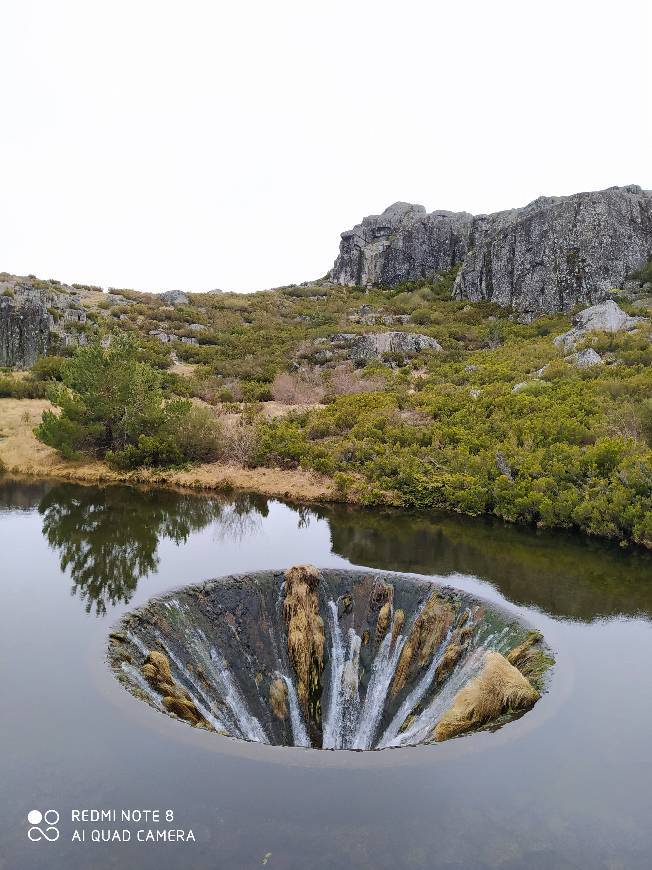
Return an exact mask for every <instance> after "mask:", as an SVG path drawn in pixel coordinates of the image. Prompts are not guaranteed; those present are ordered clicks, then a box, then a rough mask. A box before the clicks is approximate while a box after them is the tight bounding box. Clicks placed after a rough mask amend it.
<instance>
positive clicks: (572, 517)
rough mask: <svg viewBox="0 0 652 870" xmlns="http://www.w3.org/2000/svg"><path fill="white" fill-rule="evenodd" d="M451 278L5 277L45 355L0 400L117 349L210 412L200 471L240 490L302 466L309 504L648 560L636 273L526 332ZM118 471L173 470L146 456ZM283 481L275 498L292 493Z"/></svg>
mask: <svg viewBox="0 0 652 870" xmlns="http://www.w3.org/2000/svg"><path fill="white" fill-rule="evenodd" d="M456 274H457V269H451V270H448V271H447V272H445V273H442V274H440V275H438V276H436V277H435V278H434V279H433V280H428V281H416V282H406V283H403V284H400V285H397V286H396V287H393V288H386V289H383V288H361V287H346V286H341V285H337V284H334V283H332V282H330V281H323V282H317V283H312V284H306V285H301V286H293V287H286V288H280V289H277V290H274V291H267V292H261V293H255V294H251V295H239V294H232V293H206V294H184V293H172V294H167V295H156V294H145V293H136V292H133V291H129V290H113V291H111V292H109V293H105V292H102V291H100V290H99V289H98V288H93V287H84V286H75V285H70V286H69V285H62V284H58V283H56V282H52V281H39V280H38V279H35V278H16V277H12V276H9V275H4V276H2V281H3V285H2V286H3V287H4V293H5V294H7V295H5V296H4V297H0V299H2V298H4V299H7V300H10V301H12V302H13V303H15V301H16V299H20V297H21V294H22V295H23V296H24V298H26V299H28V300H30V303H31V302H34V304H38V303H37V301H34V300H38V299H42V298H45V299H46V301H47V303H48V304H47V315H48V317H49V318H51V327H52V331H51V333H50V346H49V355H48V356H46V357H42V358H41V359H39V360H38V361H37V362H36V364H35V366H34V369H33V372H32V373H31V374H28V375H21V376H19V375H18V374H17V373H16V372H13V373H10V372H9V371H8V370H7V372H6V373H5V375H4V376H2V377H1V378H0V394H1V395H3V396H5V397H8V399H9V400H13V401H14V402H16V400H22V399H25V400H27V401H28V402H29V401H30V399H31V400H38V399H43V398H45V397H46V396H48V395H51V390H52V385H53V384H56V382H57V379H59V378H61V377H62V376H63V373H64V372H65V371H66V367H67V365H68V364H67V362H66V360H69V359H71V358H73V356H74V354H75V353H79V352H80V351H79V350H77V348H79V347H80V346H81V348H82V349H85V348H89V347H92V346H93V343H94V342H101V344H102V345H103V346H104V347H109V348H110V347H111V346H112V342H113V341H115V340H117V339H118V338H119V337H120V336H125V335H126V336H131V337H132V339H133V340H134V341H135V343H136V346H137V348H138V351H137V352H138V358H139V359H140V361H141V363H144V364H145V365H146V367H152V368H153V369H154V370H155V371H156V372H158V373H159V375H158V376H157V381H160V384H161V388H162V390H163V394H164V395H165V396H166V397H167V399H166V401H168V402H169V401H170V400H171V399H172V398H174V397H185V398H190V399H192V401H193V403H194V405H195V406H196V407H201V408H203V409H208V412H209V416H210V418H211V419H213V420H214V421H215V423H216V425H217V426H218V427H219V437H218V438H217V441H215V443H213V446H212V447H211V451H212V452H211V454H210V459H211V462H212V463H217V464H218V465H220V467H222V466H225V465H226V466H228V467H229V468H231V469H232V470H233V469H234V468H243V469H247V470H248V472H247V482H246V484H245V485H246V486H247V487H248V488H256V483H255V479H256V473H259V474H260V472H256V469H263V468H269V469H277V470H279V471H280V472H291V473H295V472H297V471H302V470H303V471H302V473H303V472H305V473H307V474H308V475H310V474H311V473H314V474H315V475H317V477H315V478H314V480H315V481H317V484H316V486H315V488H314V490H311V493H312V494H311V495H310V494H309V495H307V496H306V497H308V498H310V497H314V498H316V499H319V498H327V497H331V498H332V497H335V498H339V499H341V500H343V501H352V502H358V503H364V504H380V503H383V504H392V505H397V506H403V507H410V508H418V509H447V510H453V511H459V512H463V513H470V514H480V513H485V512H487V513H493V514H495V515H497V516H500V517H503V518H505V519H507V520H510V521H516V522H524V523H530V524H538V525H543V526H553V527H554V526H561V527H571V528H578V529H581V530H583V531H585V532H587V533H589V534H596V535H601V536H606V537H611V538H614V539H617V540H622V541H635V542H638V543H642V544H644V545H646V546H651V545H652V454H651V452H650V445H651V442H652V344H651V326H650V320H649V319H648V318H649V317H650V315H651V314H652V307H651V306H652V299H650V284H649V273H648V272H645V271H643V272H641V273H639V274H638V275H637V276H636V277H634V278H632V279H630V281H629V284H628V290H627V293H626V294H623V293H622V292H621V293H618V292H614V293H612V294H611V296H612V297H613V300H614V301H611V302H607V303H606V304H603V305H598V306H595V307H593V308H589V309H588V310H586V309H581V310H580V313H579V314H578V315H577V316H576V317H575V326H574V327H573V328H572V329H571V326H572V320H571V317H570V316H568V315H564V314H552V315H547V316H541V317H538V318H536V319H534V320H533V321H532V322H529V323H523V322H520V321H521V320H522V317H521V316H520V314H519V313H518V312H514V311H512V310H511V309H509V308H505V307H500V306H498V305H495V304H492V303H488V302H475V303H473V302H467V301H463V300H459V299H454V298H452V296H451V289H452V286H453V284H454V282H455V279H456ZM0 292H2V288H0ZM9 294H11V295H9ZM556 338H557V339H558V340H557V341H555V339H556ZM14 407H15V405H14ZM13 413H14V415H15V412H13ZM27 416H28V418H29V415H27ZM33 424H34V421H33V420H31V418H29V425H30V426H31V425H33ZM25 425H27V424H25ZM5 429H7V412H6V410H3V408H2V406H1V404H0V430H5ZM4 434H5V435H6V434H7V433H6V432H5V433H4ZM138 437H139V436H135V438H136V441H135V442H134V443H136V442H137V441H138ZM10 441H11V439H10V438H6V437H5V439H4V441H3V440H0V459H2V458H4V462H5V464H6V465H8V466H9V467H14V468H15V470H17V471H21V470H31V471H32V473H39V471H38V468H39V465H38V463H35V462H32V463H31V464H30V461H29V457H25V456H23V457H22V459H21V461H20V462H17V461H13V459H12V455H13V454H12V453H11V451H10V450H9V449H8V442H10ZM13 443H14V444H15V443H16V439H14V441H13ZM34 444H38V442H36V441H34ZM40 449H44V448H43V446H42V445H41V448H40ZM47 449H48V450H51V448H47ZM89 449H90V448H86V450H87V458H88V457H90V458H92V460H93V461H98V460H101V459H102V455H103V452H102V450H100V451H99V453H98V452H97V451H98V449H99V448H93V449H92V450H90V453H88V450H89ZM130 449H131V448H130ZM82 452H83V450H82ZM196 455H197V456H199V454H196ZM138 457H140V458H138ZM77 461H78V462H79V459H78V460H77ZM60 462H61V463H62V464H63V466H66V460H60ZM130 462H132V465H133V466H135V465H137V464H138V463H142V465H144V466H147V467H149V466H152V465H156V464H160V465H165V464H174V462H171V461H170V460H169V459H168V460H165V458H164V456H163V455H162V454H161V453H160V451H159V452H157V453H156V454H155V455H154V454H152V453H151V451H150V453H148V454H147V456H145V454H138V456H136V454H133V455H132V457H131V459H130ZM198 462H199V465H198V464H197V463H198ZM123 463H124V460H123ZM50 464H52V463H50ZM182 464H183V463H182ZM185 464H186V466H187V467H188V470H187V471H181V472H175V474H176V475H177V477H178V476H179V475H181V478H180V482H181V483H182V484H190V483H192V481H193V480H195V479H196V480H197V481H201V480H202V473H201V469H202V468H205V467H206V463H205V462H204V464H202V461H201V460H200V459H197V460H193V461H191V462H190V464H189V466H188V463H185ZM209 464H210V463H209ZM193 465H194V466H195V467H194V469H193V468H192V467H191V466H193ZM66 467H68V468H69V469H73V466H71V465H70V464H69V465H68V466H66ZM104 467H105V468H106V466H104ZM216 467H217V466H215V465H214V468H216ZM57 473H59V474H65V472H64V471H62V468H61V467H60V468H59V470H58V472H57ZM115 473H116V472H115V470H114V471H113V472H111V473H110V474H109V475H108V476H109V477H110V476H111V475H112V474H113V475H115ZM121 474H122V472H121ZM147 474H150V472H147V473H146V476H147ZM166 475H167V477H170V473H169V472H166ZM70 476H75V472H74V470H70ZM225 477H226V478H228V480H229V481H230V482H231V483H233V484H234V485H239V481H238V479H237V476H236V477H235V479H233V475H231V476H229V475H225V474H223V473H221V472H220V473H217V472H216V473H215V474H214V475H213V477H211V476H210V475H209V476H208V477H205V478H204V485H212V483H211V481H212V482H213V483H214V485H219V483H220V481H222V482H224V479H225ZM288 481H289V482H287V485H286V481H283V482H282V483H280V484H278V485H277V486H276V489H275V490H274V491H275V492H277V493H279V494H282V493H284V492H289V493H290V494H292V492H293V486H292V483H291V475H290V478H288ZM198 485H201V484H198Z"/></svg>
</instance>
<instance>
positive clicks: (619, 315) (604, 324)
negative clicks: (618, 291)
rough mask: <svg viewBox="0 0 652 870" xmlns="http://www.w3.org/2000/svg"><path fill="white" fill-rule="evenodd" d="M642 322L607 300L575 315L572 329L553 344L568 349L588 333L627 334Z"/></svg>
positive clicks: (558, 337)
mask: <svg viewBox="0 0 652 870" xmlns="http://www.w3.org/2000/svg"><path fill="white" fill-rule="evenodd" d="M642 322H643V321H642V319H641V318H640V317H631V316H630V315H629V314H627V313H626V312H624V311H623V310H622V308H620V307H619V306H618V305H616V303H615V302H614V301H613V300H611V299H609V300H607V301H606V302H602V303H600V305H592V306H591V307H590V308H585V309H584V310H583V311H580V312H579V314H576V315H575V317H574V318H573V328H572V329H569V330H568V332H564V333H563V335H558V336H557V338H555V344H556V345H557V347H563V348H566V349H569V348H572V347H574V346H575V343H576V342H577V341H579V340H580V339H582V338H584V337H585V336H586V335H588V333H590V332H629V331H630V330H632V329H636V327H637V326H639V324H641V323H642ZM578 364H579V363H578Z"/></svg>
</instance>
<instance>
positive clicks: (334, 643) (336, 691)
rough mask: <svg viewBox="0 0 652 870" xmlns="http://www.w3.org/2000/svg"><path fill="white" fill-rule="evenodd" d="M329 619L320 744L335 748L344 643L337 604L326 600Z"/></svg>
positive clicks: (339, 737) (338, 733) (338, 739)
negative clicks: (327, 683)
mask: <svg viewBox="0 0 652 870" xmlns="http://www.w3.org/2000/svg"><path fill="white" fill-rule="evenodd" d="M328 612H329V616H330V620H331V680H330V691H329V697H328V710H327V712H326V718H325V720H324V732H323V740H322V745H323V747H324V749H337V748H338V747H339V746H340V745H341V740H342V674H343V673H344V644H343V643H342V632H341V630H340V623H339V620H338V618H337V605H336V604H335V602H334V601H332V600H331V601H329V602H328Z"/></svg>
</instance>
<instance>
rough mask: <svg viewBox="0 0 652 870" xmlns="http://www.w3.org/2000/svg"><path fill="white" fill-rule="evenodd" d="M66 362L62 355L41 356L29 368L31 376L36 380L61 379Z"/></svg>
mask: <svg viewBox="0 0 652 870" xmlns="http://www.w3.org/2000/svg"><path fill="white" fill-rule="evenodd" d="M67 362H68V360H67V359H66V358H65V357H63V356H42V357H40V358H39V359H37V360H36V362H35V363H34V365H33V366H32V368H31V372H32V377H33V378H35V379H36V380H37V381H62V380H63V372H64V367H65V365H66V363H67Z"/></svg>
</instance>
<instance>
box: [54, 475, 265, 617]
mask: <svg viewBox="0 0 652 870" xmlns="http://www.w3.org/2000/svg"><path fill="white" fill-rule="evenodd" d="M263 502H264V500H263ZM266 511H267V505H266V502H265V503H264V504H263V503H261V500H260V499H252V498H250V497H248V496H240V497H238V498H237V499H235V500H231V501H230V502H229V503H228V504H227V503H226V502H225V501H224V500H223V499H219V498H214V497H206V496H194V495H188V494H179V493H176V492H166V491H160V490H157V491H142V490H135V489H130V488H128V487H120V486H108V487H106V488H105V489H96V488H95V487H85V486H77V485H71V484H62V485H59V486H55V487H53V488H52V489H50V490H49V491H48V492H47V493H46V494H45V495H44V496H43V498H42V499H41V501H40V503H39V513H40V514H41V515H42V516H43V533H44V535H45V537H46V538H47V541H48V543H49V544H50V546H51V547H53V548H54V549H56V550H58V551H59V554H60V566H61V570H62V571H66V570H70V574H71V576H72V580H73V587H72V592H73V594H76V595H79V597H80V598H81V599H82V600H83V601H84V602H85V604H86V612H87V613H90V612H91V611H92V610H93V608H94V609H95V613H96V614H97V615H102V614H104V613H106V610H107V607H108V606H114V605H116V604H126V603H127V602H128V601H129V600H130V599H131V597H132V595H133V593H134V591H135V589H136V586H137V584H138V581H139V579H140V578H141V577H146V576H147V575H148V574H149V573H151V572H152V571H155V570H156V568H157V567H158V562H159V559H158V552H157V551H158V542H159V540H161V539H162V538H169V539H171V540H172V541H174V542H175V543H177V544H179V543H184V542H185V541H187V539H188V537H189V535H190V534H191V533H193V532H197V531H199V530H201V529H203V528H204V527H205V526H207V525H208V524H209V523H211V522H215V521H220V528H219V534H220V535H221V536H222V537H226V536H228V537H231V536H232V535H236V536H237V535H238V534H239V535H240V536H242V535H244V534H245V533H246V532H247V531H250V530H251V523H252V521H255V520H257V519H259V515H260V514H261V513H263V512H266ZM222 525H223V526H224V529H222V528H221V526H222Z"/></svg>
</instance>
